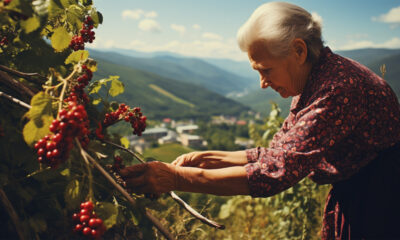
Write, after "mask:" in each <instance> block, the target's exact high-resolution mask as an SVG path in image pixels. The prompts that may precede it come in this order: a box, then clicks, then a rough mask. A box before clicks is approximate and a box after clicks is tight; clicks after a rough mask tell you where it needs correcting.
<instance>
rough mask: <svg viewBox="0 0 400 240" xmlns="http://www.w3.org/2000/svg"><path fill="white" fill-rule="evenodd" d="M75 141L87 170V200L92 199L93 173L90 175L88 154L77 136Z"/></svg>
mask: <svg viewBox="0 0 400 240" xmlns="http://www.w3.org/2000/svg"><path fill="white" fill-rule="evenodd" d="M75 143H76V145H77V146H78V148H79V151H80V153H81V155H82V157H83V159H84V160H85V165H86V169H87V172H88V180H89V194H88V195H89V199H88V200H89V201H93V199H94V194H93V175H92V169H90V162H89V160H88V156H89V157H90V155H89V154H87V153H86V151H85V150H84V149H83V148H82V146H81V143H80V142H79V140H78V139H77V138H75Z"/></svg>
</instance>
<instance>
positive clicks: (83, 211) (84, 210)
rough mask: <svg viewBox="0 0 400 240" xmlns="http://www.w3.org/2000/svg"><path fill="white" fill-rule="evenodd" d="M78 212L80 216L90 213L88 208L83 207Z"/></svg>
mask: <svg viewBox="0 0 400 240" xmlns="http://www.w3.org/2000/svg"><path fill="white" fill-rule="evenodd" d="M80 214H81V216H82V215H90V212H89V210H87V209H86V208H84V209H81V211H80Z"/></svg>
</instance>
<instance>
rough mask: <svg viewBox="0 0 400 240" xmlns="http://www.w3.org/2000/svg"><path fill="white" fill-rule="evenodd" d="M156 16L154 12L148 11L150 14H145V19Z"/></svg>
mask: <svg viewBox="0 0 400 240" xmlns="http://www.w3.org/2000/svg"><path fill="white" fill-rule="evenodd" d="M157 16H158V14H157V12H155V11H150V12H147V13H145V17H147V18H155V17H157Z"/></svg>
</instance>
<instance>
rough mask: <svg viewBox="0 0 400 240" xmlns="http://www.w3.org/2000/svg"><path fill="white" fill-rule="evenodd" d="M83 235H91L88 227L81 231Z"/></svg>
mask: <svg viewBox="0 0 400 240" xmlns="http://www.w3.org/2000/svg"><path fill="white" fill-rule="evenodd" d="M82 233H83V235H85V236H89V235H90V234H91V233H92V229H91V228H90V227H85V228H84V229H83V231H82Z"/></svg>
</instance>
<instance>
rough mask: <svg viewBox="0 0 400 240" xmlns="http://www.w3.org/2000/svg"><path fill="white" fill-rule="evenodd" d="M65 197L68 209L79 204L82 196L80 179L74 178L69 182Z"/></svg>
mask: <svg viewBox="0 0 400 240" xmlns="http://www.w3.org/2000/svg"><path fill="white" fill-rule="evenodd" d="M64 199H65V202H66V203H67V207H68V209H74V208H76V206H78V205H79V203H80V201H81V198H80V184H79V181H78V180H76V179H74V180H72V181H71V182H69V183H68V185H67V187H66V189H65V192H64Z"/></svg>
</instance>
